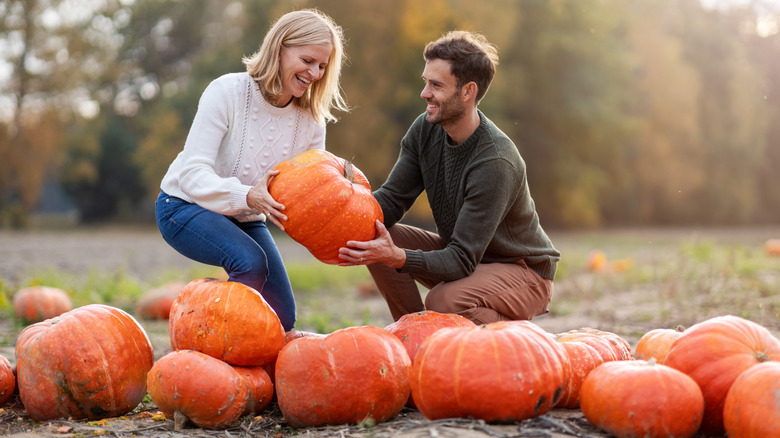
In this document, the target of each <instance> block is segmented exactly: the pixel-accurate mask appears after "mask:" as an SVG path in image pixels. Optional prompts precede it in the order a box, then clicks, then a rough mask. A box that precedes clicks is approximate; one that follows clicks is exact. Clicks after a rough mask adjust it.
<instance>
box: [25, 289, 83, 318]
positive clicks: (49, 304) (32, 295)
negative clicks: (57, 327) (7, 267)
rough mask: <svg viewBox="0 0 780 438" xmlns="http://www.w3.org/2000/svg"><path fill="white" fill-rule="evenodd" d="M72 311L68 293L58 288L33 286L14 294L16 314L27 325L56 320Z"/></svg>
mask: <svg viewBox="0 0 780 438" xmlns="http://www.w3.org/2000/svg"><path fill="white" fill-rule="evenodd" d="M71 309H73V304H72V303H71V301H70V297H69V296H68V294H67V292H65V291H64V290H62V289H59V288H56V287H49V286H32V287H27V288H24V289H21V290H19V291H18V292H16V293H15V294H14V314H15V315H16V317H17V318H19V319H21V320H22V321H25V322H27V323H33V322H40V321H43V320H45V319H49V318H54V317H55V316H59V315H62V314H63V313H65V312H67V311H69V310H71Z"/></svg>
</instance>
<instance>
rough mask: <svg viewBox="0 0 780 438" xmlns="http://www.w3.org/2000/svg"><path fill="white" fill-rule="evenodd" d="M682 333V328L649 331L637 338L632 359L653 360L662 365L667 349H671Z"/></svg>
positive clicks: (683, 329)
mask: <svg viewBox="0 0 780 438" xmlns="http://www.w3.org/2000/svg"><path fill="white" fill-rule="evenodd" d="M683 331H685V328H684V327H683V326H677V327H676V328H673V329H667V328H658V329H653V330H650V331H649V332H647V333H645V334H644V335H642V337H641V338H639V342H637V344H636V349H635V350H634V358H635V359H640V360H650V358H654V359H655V360H656V362H658V363H664V361H665V360H666V355H667V354H669V349H670V348H672V344H673V343H674V341H675V340H677V338H679V337H680V336H682V334H683Z"/></svg>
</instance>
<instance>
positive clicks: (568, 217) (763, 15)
mask: <svg viewBox="0 0 780 438" xmlns="http://www.w3.org/2000/svg"><path fill="white" fill-rule="evenodd" d="M303 7H316V8H319V9H320V10H322V11H324V12H326V13H327V14H329V15H330V16H332V17H333V18H334V19H335V20H336V22H337V23H338V24H340V25H341V26H342V27H343V28H344V31H345V34H346V37H347V39H348V42H347V54H348V56H349V64H348V65H347V66H346V68H345V70H344V73H343V80H342V88H343V89H344V91H345V94H346V96H347V99H348V101H349V103H350V104H351V105H352V107H353V108H354V109H353V111H351V112H350V113H343V114H339V116H340V118H341V120H340V121H339V122H338V123H337V124H331V125H329V126H328V137H327V147H328V149H329V150H331V151H332V152H334V153H336V154H337V155H340V156H342V157H345V158H348V159H352V160H353V161H354V162H355V164H356V165H357V166H358V167H359V168H360V169H361V170H363V171H364V172H365V173H366V174H367V176H368V177H369V179H370V180H371V181H372V184H373V185H374V186H375V187H378V186H379V185H380V184H381V183H382V182H383V181H384V178H385V177H386V175H387V173H388V171H389V169H390V168H391V167H392V165H393V163H394V162H395V159H396V157H397V154H398V143H399V140H400V138H401V137H402V136H403V134H404V133H405V131H406V129H407V128H408V126H409V124H410V123H411V122H412V121H413V119H414V118H415V117H416V116H417V115H418V114H420V113H421V112H422V111H424V103H423V102H422V100H421V99H420V97H419V93H420V91H421V88H422V85H423V82H422V80H421V79H420V74H421V73H422V69H423V67H424V66H423V60H422V56H421V53H422V48H423V47H424V45H425V43H427V42H428V41H430V40H433V39H436V38H437V37H438V36H440V35H441V34H442V33H444V32H445V31H447V30H450V29H455V28H466V29H470V30H474V31H478V32H481V33H484V34H485V35H486V36H487V37H488V39H489V40H491V41H492V42H493V43H495V44H496V45H497V46H498V48H499V54H500V56H501V63H500V65H499V67H498V73H497V76H496V78H495V80H494V82H493V85H492V87H491V90H490V91H489V92H488V94H487V97H486V98H485V99H484V101H483V102H482V104H481V105H480V107H481V108H482V110H483V111H484V112H485V113H486V114H487V115H488V117H490V118H491V119H492V120H493V121H494V122H496V124H497V125H498V126H499V127H500V128H502V129H503V130H504V131H505V132H506V133H507V134H509V136H510V137H511V138H513V139H514V140H515V143H516V144H517V146H518V148H519V150H520V153H521V154H522V155H523V157H524V158H525V160H526V162H527V164H528V175H529V183H530V185H531V190H532V193H533V195H534V199H535V201H536V204H537V207H538V209H539V211H540V214H541V216H542V220H543V223H544V224H545V226H546V227H548V228H582V227H605V226H628V225H705V226H706V225H755V224H777V223H779V222H780V190H778V189H777V187H778V181H779V180H780V178H778V168H780V34H779V33H778V20H779V19H780V7H777V6H775V5H773V4H772V2H769V1H760V0H755V1H752V2H740V3H736V4H732V5H731V6H724V7H712V6H708V7H704V6H702V4H701V3H700V2H699V0H653V1H646V0H486V1H482V2H474V1H471V0H429V1H427V2H418V1H412V0H397V1H379V0H377V1H365V0H317V1H314V0H312V1H290V0H232V1H230V2H226V1H222V0H186V1H184V0H181V1H161V0H89V1H87V0H81V1H77V0H0V17H2V18H0V125H2V127H1V129H0V169H1V171H0V226H24V224H25V223H27V218H29V216H30V214H31V213H32V212H33V211H34V210H35V209H36V208H39V207H40V198H41V193H42V189H43V187H44V186H45V185H46V184H55V185H57V186H59V187H62V188H64V190H65V192H66V193H67V194H68V195H70V197H71V199H73V201H74V202H75V204H76V206H77V208H78V211H79V213H80V217H81V219H82V221H84V222H99V221H108V220H118V219H121V220H140V221H151V220H152V209H153V200H154V198H155V197H156V195H157V193H158V191H159V181H160V179H161V177H162V175H163V173H164V172H165V170H166V169H167V167H168V165H169V163H170V162H171V160H172V159H173V158H174V157H175V155H176V154H177V153H178V152H179V151H180V150H181V147H182V145H183V143H184V139H185V137H186V135H187V132H188V129H189V124H190V122H191V120H192V118H193V117H194V114H195V111H196V109H197V103H198V99H199V97H200V94H201V93H202V91H203V89H204V88H205V87H206V85H207V84H208V82H209V81H211V80H212V79H214V78H216V77H217V76H219V75H221V74H224V73H227V72H234V71H242V70H243V66H242V64H241V58H242V56H244V55H247V54H251V53H252V52H254V51H255V50H256V48H257V47H258V45H259V44H260V42H261V41H262V38H263V36H264V35H265V32H266V31H267V29H268V27H269V26H270V24H271V22H272V21H273V20H274V19H275V18H277V17H278V16H279V15H281V14H283V13H285V12H287V11H289V10H293V9H298V8H303ZM427 215H428V212H427V210H426V209H425V208H424V207H422V206H421V207H419V208H417V209H415V211H414V212H413V216H412V217H411V219H412V220H414V221H417V222H424V221H425V220H426V219H427Z"/></svg>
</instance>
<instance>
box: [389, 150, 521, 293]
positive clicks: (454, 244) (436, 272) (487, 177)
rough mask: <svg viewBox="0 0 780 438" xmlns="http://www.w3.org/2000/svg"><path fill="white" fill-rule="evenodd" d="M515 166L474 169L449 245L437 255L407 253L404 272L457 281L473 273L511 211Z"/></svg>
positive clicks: (501, 163) (496, 162) (500, 163)
mask: <svg viewBox="0 0 780 438" xmlns="http://www.w3.org/2000/svg"><path fill="white" fill-rule="evenodd" d="M519 183H520V181H518V176H517V172H516V169H514V168H513V166H512V164H511V163H509V162H507V161H505V160H503V159H498V158H497V159H492V160H488V161H485V162H482V163H480V164H479V165H477V166H474V167H473V168H472V169H470V170H469V171H468V175H467V176H466V187H465V199H464V200H463V205H462V207H461V208H460V210H459V212H458V216H457V219H456V221H455V226H454V229H453V233H452V236H451V239H450V241H449V242H448V243H447V246H446V247H445V248H444V249H441V250H437V251H425V252H424V251H421V250H406V264H405V265H404V267H403V268H402V269H401V272H408V273H411V274H420V275H425V276H432V277H435V278H439V279H441V280H443V281H452V280H458V279H460V278H463V277H466V276H468V275H470V274H471V273H472V272H474V269H476V267H477V265H478V264H479V263H480V262H481V261H482V258H483V255H484V254H485V251H486V250H487V248H488V245H490V243H491V241H492V240H493V236H494V235H495V233H496V229H497V228H498V226H499V224H500V223H501V222H502V221H503V219H504V218H505V217H506V215H507V213H508V212H509V210H510V209H511V207H512V204H513V203H514V201H515V199H516V197H517V196H518V192H520V193H522V190H519V191H518V184H519Z"/></svg>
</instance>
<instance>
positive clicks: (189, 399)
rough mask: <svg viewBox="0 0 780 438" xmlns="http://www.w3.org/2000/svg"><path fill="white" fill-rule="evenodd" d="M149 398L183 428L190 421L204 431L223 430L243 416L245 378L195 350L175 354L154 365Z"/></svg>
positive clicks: (149, 377)
mask: <svg viewBox="0 0 780 438" xmlns="http://www.w3.org/2000/svg"><path fill="white" fill-rule="evenodd" d="M148 387H149V396H151V397H152V401H154V403H155V404H156V405H157V407H158V408H160V410H161V411H162V412H163V414H165V416H166V417H168V418H169V419H173V420H174V421H175V423H176V424H175V427H176V429H181V428H182V427H183V426H184V424H185V423H186V421H187V420H190V421H192V422H193V423H194V424H195V425H197V426H199V427H202V428H205V429H223V428H226V427H229V426H230V425H231V424H233V423H234V422H235V421H236V420H238V418H239V417H241V415H242V414H243V413H244V410H245V408H246V403H247V400H248V397H249V386H248V383H247V381H246V379H245V378H244V377H243V376H242V375H241V373H239V372H238V371H237V370H236V369H235V368H233V367H232V366H230V365H228V364H227V363H225V362H223V361H221V360H219V359H215V358H213V357H211V356H209V355H206V354H203V353H200V352H198V351H193V350H181V351H174V352H171V353H168V354H166V355H165V356H163V357H162V358H160V359H159V360H158V361H157V362H155V364H154V366H153V367H152V369H151V370H150V371H149V375H148Z"/></svg>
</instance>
